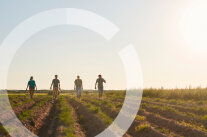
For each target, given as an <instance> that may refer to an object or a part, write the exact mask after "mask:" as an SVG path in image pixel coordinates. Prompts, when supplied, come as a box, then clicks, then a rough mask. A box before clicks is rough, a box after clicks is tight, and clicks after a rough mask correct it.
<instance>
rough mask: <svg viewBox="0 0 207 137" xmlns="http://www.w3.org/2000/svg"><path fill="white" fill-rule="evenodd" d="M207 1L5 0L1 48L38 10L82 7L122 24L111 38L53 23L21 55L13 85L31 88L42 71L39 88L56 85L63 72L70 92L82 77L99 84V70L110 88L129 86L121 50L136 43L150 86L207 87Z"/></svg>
mask: <svg viewBox="0 0 207 137" xmlns="http://www.w3.org/2000/svg"><path fill="white" fill-rule="evenodd" d="M206 6H207V2H206V1H205V0H182V1H180V0H167V1H166V0H130V1H126V0H121V1H120V0H113V1H111V0H104V1H97V0H90V1H89V0H84V1H80V0H75V1H72V0H53V1H51V0H44V1H40V0H35V1H28V0H21V1H19V0H18V1H17V0H12V1H11V0H7V1H3V2H1V3H0V10H1V12H0V18H1V23H0V30H1V31H0V46H1V43H2V42H3V40H4V39H5V38H6V36H7V35H8V34H9V33H10V32H11V31H12V30H13V29H14V28H15V27H16V26H17V25H18V24H20V23H21V22H22V21H24V20H25V19H27V18H29V17H31V16H33V15H34V14H37V13H40V12H43V11H46V10H50V9H55V8H78V9H84V10H88V11H92V12H94V13H96V14H98V15H101V16H103V17H105V18H106V19H108V20H110V21H111V22H113V23H114V24H115V25H117V26H118V27H119V28H120V32H119V33H118V34H117V35H116V36H115V37H114V38H113V39H112V40H110V41H106V40H105V39H103V38H102V37H101V36H100V35H98V34H96V33H94V32H92V31H90V30H87V29H85V28H81V27H78V26H70V25H62V26H56V27H51V28H47V29H45V30H42V31H40V32H38V33H36V34H35V35H34V36H32V37H30V38H29V39H28V40H27V41H26V42H25V43H24V44H23V45H22V46H21V48H20V49H19V50H18V51H17V52H16V54H15V57H14V58H13V60H12V62H11V64H10V68H9V73H8V81H7V85H8V89H24V88H26V84H27V82H28V80H29V77H30V76H34V79H35V80H36V83H37V86H38V89H49V87H50V84H51V81H52V79H53V78H54V75H55V74H58V75H59V79H60V81H61V87H62V89H73V83H74V80H75V78H76V76H77V75H80V76H81V79H82V80H83V86H84V88H85V89H94V84H95V81H96V79H97V75H98V74H102V75H103V78H104V79H105V80H106V81H107V83H106V85H105V89H125V88H126V75H125V70H124V66H123V64H122V61H121V59H120V57H119V55H118V52H119V51H120V50H121V49H123V48H124V47H125V46H126V45H128V44H129V43H133V45H134V47H135V49H136V52H137V55H138V57H139V60H140V62H141V68H142V72H143V74H142V75H143V84H144V87H145V88H150V87H153V88H159V87H161V86H162V87H164V88H185V87H188V86H189V85H191V86H192V87H197V86H202V87H206V85H207V72H206V70H207V48H206V47H207V41H206V39H205V36H207V35H206V34H207V27H206V23H207V19H206V14H207V10H206V8H205V7H206Z"/></svg>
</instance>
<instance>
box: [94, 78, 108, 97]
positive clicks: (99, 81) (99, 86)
mask: <svg viewBox="0 0 207 137" xmlns="http://www.w3.org/2000/svg"><path fill="white" fill-rule="evenodd" d="M97 83H98V91H99V99H102V95H103V83H106V81H105V80H104V79H103V78H102V76H101V75H98V79H97V80H96V83H95V89H96V85H97Z"/></svg>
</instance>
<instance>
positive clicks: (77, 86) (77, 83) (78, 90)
mask: <svg viewBox="0 0 207 137" xmlns="http://www.w3.org/2000/svg"><path fill="white" fill-rule="evenodd" d="M74 90H76V94H77V98H79V99H80V98H81V93H82V90H83V82H82V80H81V79H80V76H77V79H76V80H75V81H74Z"/></svg>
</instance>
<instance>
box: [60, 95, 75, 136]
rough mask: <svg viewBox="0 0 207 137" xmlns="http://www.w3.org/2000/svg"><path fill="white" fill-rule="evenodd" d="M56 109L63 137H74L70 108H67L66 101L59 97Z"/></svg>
mask: <svg viewBox="0 0 207 137" xmlns="http://www.w3.org/2000/svg"><path fill="white" fill-rule="evenodd" d="M57 108H59V111H60V113H59V114H58V116H57V117H58V118H59V119H60V122H61V124H63V131H62V133H63V134H64V136H65V137H74V136H75V135H74V132H75V129H74V126H73V125H74V123H75V121H74V119H73V117H72V115H71V111H72V108H70V107H68V104H67V101H66V99H65V98H64V97H63V96H61V97H60V98H59V102H58V103H57Z"/></svg>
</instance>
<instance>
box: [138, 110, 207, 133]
mask: <svg viewBox="0 0 207 137" xmlns="http://www.w3.org/2000/svg"><path fill="white" fill-rule="evenodd" d="M139 113H140V115H143V116H145V117H146V118H147V120H148V121H149V122H150V123H154V124H156V125H159V126H160V127H165V128H168V129H170V130H172V131H173V132H175V133H177V134H180V135H182V136H187V137H206V136H207V133H206V132H203V131H200V130H197V129H195V128H192V127H188V126H184V125H181V124H179V123H178V122H176V121H175V120H170V119H167V118H164V117H161V116H158V115H156V114H153V113H150V112H147V111H140V112H139Z"/></svg>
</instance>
